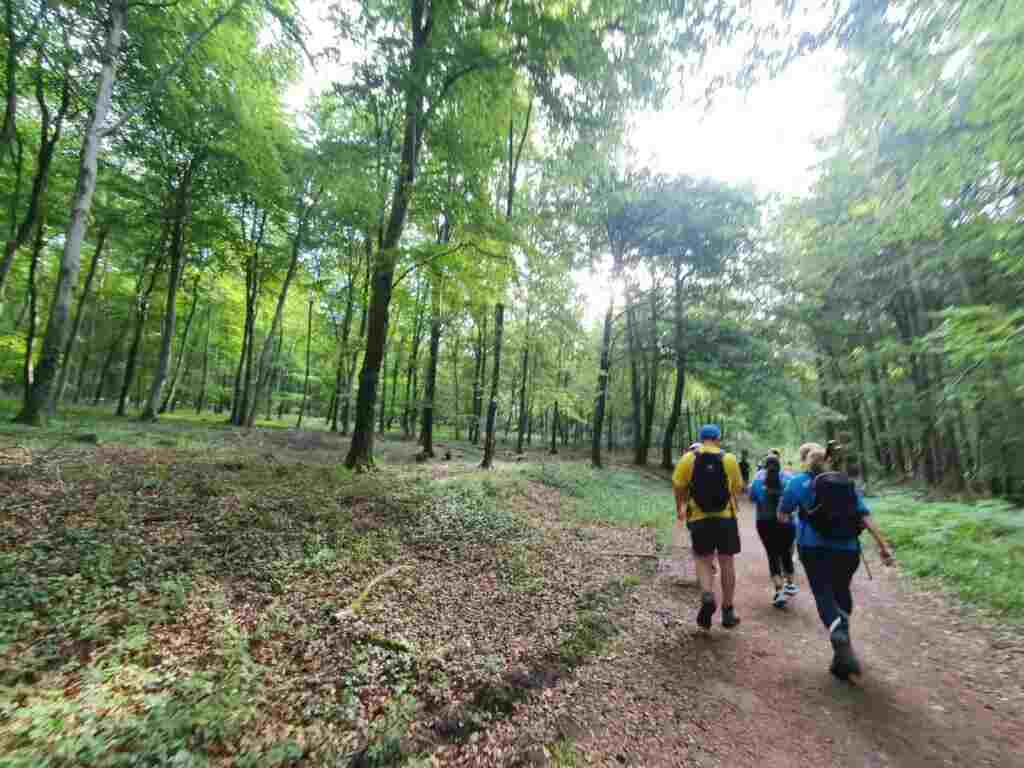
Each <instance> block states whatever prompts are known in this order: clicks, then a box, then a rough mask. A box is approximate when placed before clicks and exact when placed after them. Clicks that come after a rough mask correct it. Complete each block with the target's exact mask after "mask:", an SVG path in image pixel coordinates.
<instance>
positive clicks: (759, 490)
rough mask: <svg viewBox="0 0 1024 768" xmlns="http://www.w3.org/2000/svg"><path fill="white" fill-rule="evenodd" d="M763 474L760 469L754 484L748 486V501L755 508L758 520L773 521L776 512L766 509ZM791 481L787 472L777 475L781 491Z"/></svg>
mask: <svg viewBox="0 0 1024 768" xmlns="http://www.w3.org/2000/svg"><path fill="white" fill-rule="evenodd" d="M765 474H766V473H765V471H764V470H763V469H762V470H759V471H758V473H757V474H756V475H754V482H752V483H751V484H750V500H751V501H752V502H754V506H755V507H756V508H757V519H758V520H774V519H775V515H776V513H777V512H778V510H777V509H768V487H767V486H766V485H765V484H764V478H765ZM792 479H793V476H792V475H791V474H789V472H780V473H779V483H780V484H781V485H782V488H783V489H785V488H786V487H787V486H788V484H789V481H790V480H792ZM793 524H794V525H796V522H795V521H794V523H793Z"/></svg>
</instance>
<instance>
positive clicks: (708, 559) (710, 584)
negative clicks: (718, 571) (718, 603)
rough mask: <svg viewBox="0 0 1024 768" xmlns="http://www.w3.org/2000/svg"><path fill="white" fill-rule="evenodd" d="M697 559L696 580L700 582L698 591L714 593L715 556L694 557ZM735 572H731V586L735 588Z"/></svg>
mask: <svg viewBox="0 0 1024 768" xmlns="http://www.w3.org/2000/svg"><path fill="white" fill-rule="evenodd" d="M695 559H696V561H697V582H698V583H699V584H700V591H701V592H703V593H705V594H706V593H708V592H710V593H711V594H714V593H715V571H714V567H715V556H714V555H706V556H704V557H696V558H695ZM735 582H736V578H735V573H734V574H733V587H734V588H735Z"/></svg>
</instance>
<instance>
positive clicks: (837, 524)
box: [807, 472, 864, 539]
mask: <svg viewBox="0 0 1024 768" xmlns="http://www.w3.org/2000/svg"><path fill="white" fill-rule="evenodd" d="M811 488H812V489H813V490H814V508H813V509H811V510H810V511H809V512H808V513H807V521H808V522H809V523H810V524H811V527H812V528H814V530H816V531H817V532H818V533H820V534H821V535H822V536H827V537H829V538H833V539H855V538H857V537H858V536H860V534H861V531H863V530H864V521H863V519H862V518H861V515H860V512H858V511H857V489H856V486H854V484H853V481H852V480H851V479H850V478H849V477H847V476H846V474H845V473H843V472H822V473H821V474H820V475H818V476H816V477H815V478H814V482H813V483H812V485H811Z"/></svg>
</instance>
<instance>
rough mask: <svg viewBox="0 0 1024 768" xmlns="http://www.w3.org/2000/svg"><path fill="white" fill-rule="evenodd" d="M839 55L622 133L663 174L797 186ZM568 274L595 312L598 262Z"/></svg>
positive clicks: (321, 34) (318, 2) (836, 100)
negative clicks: (591, 269) (595, 267)
mask: <svg viewBox="0 0 1024 768" xmlns="http://www.w3.org/2000/svg"><path fill="white" fill-rule="evenodd" d="M302 5H303V15H304V17H305V20H306V23H307V25H308V28H309V33H310V34H309V41H308V47H309V49H310V51H312V52H313V53H314V54H315V53H317V52H319V51H322V50H323V49H324V48H326V47H328V46H331V45H333V44H335V34H336V31H335V28H334V26H333V25H332V24H331V23H330V22H329V21H327V20H326V11H327V7H328V5H329V3H328V2H327V1H326V0H304V2H303V4H302ZM731 53H732V52H731V51H730V52H721V54H722V55H720V56H719V57H716V58H718V59H719V61H717V62H715V61H712V62H710V63H711V65H712V67H713V68H716V69H720V68H724V67H727V66H728V65H727V64H726V60H728V59H730V58H732V56H731V55H730V54H731ZM841 61H842V57H841V54H839V53H838V52H836V51H835V50H834V49H831V48H829V49H826V50H822V51H818V52H816V53H815V54H813V55H811V56H808V57H807V58H804V59H801V60H798V61H796V62H794V63H793V64H791V65H790V66H789V67H788V68H787V69H786V70H785V71H784V72H783V73H782V74H781V75H780V76H779V77H777V78H775V79H773V80H770V81H767V82H762V83H759V84H757V85H756V86H754V87H753V88H752V89H751V90H750V91H748V92H741V91H738V90H734V89H729V90H724V91H721V92H719V93H718V94H717V95H716V97H715V100H714V102H713V104H712V105H711V106H710V107H707V106H706V105H705V104H704V102H703V101H702V100H701V99H700V98H699V94H697V93H693V94H686V96H684V95H682V94H677V95H676V96H675V98H674V99H673V100H672V104H671V105H670V106H669V107H668V108H666V109H664V110H662V111H660V112H645V113H641V114H638V115H636V116H635V118H634V119H633V121H632V127H631V131H630V136H629V141H630V143H631V144H632V145H633V147H634V149H635V151H636V154H635V159H636V163H637V164H640V165H647V166H648V167H650V168H651V169H652V170H654V171H657V172H661V173H665V174H671V175H677V174H689V175H692V176H698V177H709V178H714V179H718V180H721V181H725V182H729V183H732V184H740V185H746V184H751V185H753V187H754V189H755V190H756V191H757V193H758V194H761V195H771V194H779V195H783V196H786V197H793V196H799V195H803V194H805V193H806V192H807V190H808V187H809V185H810V184H811V183H812V182H813V180H814V178H815V176H816V170H815V166H816V165H817V163H818V162H819V161H820V160H821V159H822V153H821V151H820V150H819V149H818V148H817V146H816V142H817V141H818V140H820V139H822V138H825V137H827V136H829V135H832V134H833V133H834V132H835V131H836V129H837V127H838V125H839V121H840V119H841V117H842V104H843V102H842V95H841V94H840V93H839V92H838V90H837V89H836V87H835V77H836V73H837V71H838V68H839V66H840V65H841ZM345 79H346V68H345V67H344V66H343V65H341V64H338V63H335V62H321V63H319V64H318V65H317V67H316V69H315V70H314V69H313V68H312V67H311V66H310V65H309V63H308V62H306V64H305V75H304V77H303V78H302V80H301V82H300V83H298V84H297V85H296V86H294V87H293V88H292V89H291V91H290V93H289V95H288V102H289V104H290V106H291V108H292V109H293V110H295V111H296V112H298V111H301V110H302V108H303V107H304V106H305V105H306V104H307V100H308V99H309V97H310V96H311V95H313V94H315V93H317V92H318V91H320V90H322V89H324V88H326V87H328V86H329V85H330V84H331V83H332V82H334V81H335V80H345ZM576 278H577V281H578V282H579V283H580V285H581V287H582V288H583V290H584V291H585V292H586V294H587V296H588V299H589V301H588V302H587V317H588V320H596V319H597V318H599V317H600V316H601V315H602V314H603V313H604V309H605V307H606V306H607V303H608V291H609V286H610V281H609V277H608V274H607V269H601V270H599V271H598V272H596V273H592V272H589V271H581V272H579V273H578V274H577V276H576Z"/></svg>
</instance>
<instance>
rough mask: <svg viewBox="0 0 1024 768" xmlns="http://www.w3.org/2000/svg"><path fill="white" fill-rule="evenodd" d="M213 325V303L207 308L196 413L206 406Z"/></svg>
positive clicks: (199, 412)
mask: <svg viewBox="0 0 1024 768" xmlns="http://www.w3.org/2000/svg"><path fill="white" fill-rule="evenodd" d="M211 325H213V305H212V304H210V305H208V306H207V309H206V341H205V342H204V343H203V373H202V377H201V378H200V380H199V397H198V398H196V415H199V414H201V413H202V412H203V409H204V408H205V407H206V383H207V377H208V376H209V373H210V330H211V328H210V326H211Z"/></svg>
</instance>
